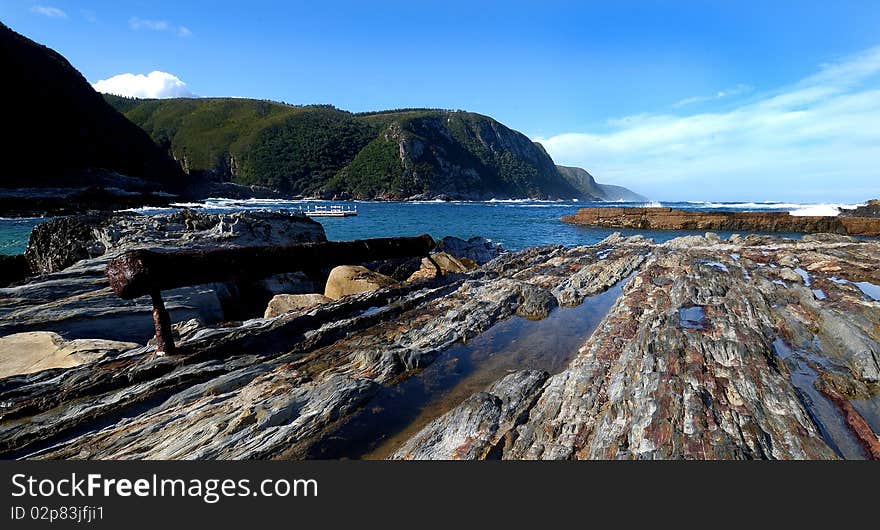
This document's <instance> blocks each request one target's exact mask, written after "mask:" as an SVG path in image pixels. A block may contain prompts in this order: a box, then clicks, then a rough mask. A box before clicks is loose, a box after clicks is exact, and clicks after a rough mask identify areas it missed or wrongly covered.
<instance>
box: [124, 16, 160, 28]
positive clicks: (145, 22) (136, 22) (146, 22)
mask: <svg viewBox="0 0 880 530" xmlns="http://www.w3.org/2000/svg"><path fill="white" fill-rule="evenodd" d="M128 26H129V27H130V28H131V29H134V30H139V29H149V30H153V31H165V30H167V29H168V28H169V27H170V24H168V21H167V20H150V19H146V18H138V17H131V18H130V19H128Z"/></svg>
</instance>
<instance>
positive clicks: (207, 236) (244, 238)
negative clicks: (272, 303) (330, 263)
mask: <svg viewBox="0 0 880 530" xmlns="http://www.w3.org/2000/svg"><path fill="white" fill-rule="evenodd" d="M313 241H326V236H325V235H324V229H323V227H322V226H321V225H320V224H318V223H316V222H314V221H312V220H310V219H308V218H306V217H304V216H301V215H292V214H285V213H283V212H262V211H249V212H238V213H231V214H202V213H197V212H193V211H181V212H176V213H173V214H168V215H156V216H144V215H137V214H112V215H106V216H102V215H98V216H81V217H75V218H62V219H56V220H52V221H50V222H48V223H44V224H41V225H38V226H37V227H36V228H35V229H34V233H33V235H32V236H31V240H30V242H29V243H28V251H27V253H26V255H27V256H28V259H29V261H30V263H31V264H32V266H33V267H35V268H37V269H40V270H41V271H42V272H43V274H42V275H41V276H37V277H34V278H31V279H30V280H29V281H27V282H25V283H21V284H16V285H13V286H10V287H7V288H0V335H5V334H9V333H18V332H24V331H54V332H56V333H60V334H61V335H63V336H64V337H65V338H68V339H76V338H100V339H109V340H121V341H131V342H138V343H141V344H143V343H145V342H146V341H147V340H148V339H149V338H150V337H151V336H152V335H153V323H152V321H151V316H150V315H151V313H152V304H151V302H150V299H149V297H143V298H139V299H136V300H121V299H119V298H118V297H116V295H114V294H113V292H112V291H111V290H110V286H109V284H108V282H107V279H106V278H105V277H104V268H105V267H106V266H107V263H108V262H109V261H110V260H111V259H112V258H113V257H115V256H117V255H118V254H119V253H121V252H124V251H127V250H132V249H136V248H148V249H152V250H179V249H181V248H215V247H218V246H220V247H223V246H230V247H234V246H239V247H241V246H252V245H273V244H292V243H303V242H313ZM254 283H255V284H256V285H250V284H249V285H246V286H245V287H246V288H245V289H242V290H243V291H244V292H245V293H246V294H250V293H253V292H255V290H256V289H260V290H261V291H262V292H264V296H265V300H263V301H262V303H261V305H260V307H259V312H262V310H263V308H265V306H266V302H267V301H268V300H269V299H270V298H271V297H272V295H273V294H276V293H290V294H295V293H299V292H311V291H314V289H315V286H314V285H313V284H312V282H311V281H309V280H308V278H305V277H304V276H302V275H301V274H300V275H296V274H286V275H278V276H275V277H271V278H268V279H265V280H260V281H258V282H254ZM240 287H241V286H240V285H238V284H236V283H234V282H227V283H218V284H206V285H199V286H193V287H185V288H181V289H174V290H169V291H165V292H163V297H164V299H165V303H166V306H167V307H168V310H169V312H170V313H171V316H172V319H173V321H182V320H189V319H194V318H195V319H199V320H201V321H203V322H207V323H214V322H219V321H222V320H224V319H226V318H228V317H227V314H228V313H229V309H230V308H231V309H233V310H234V309H237V307H238V306H239V304H240V300H241V298H242V296H241V295H242V293H240V292H239V288H240ZM258 314H259V313H258Z"/></svg>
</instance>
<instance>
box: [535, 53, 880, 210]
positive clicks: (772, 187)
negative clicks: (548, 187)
mask: <svg viewBox="0 0 880 530" xmlns="http://www.w3.org/2000/svg"><path fill="white" fill-rule="evenodd" d="M878 78H880V47H876V48H871V49H868V50H865V51H863V52H862V53H859V54H857V55H855V56H852V57H848V58H846V59H843V60H841V61H839V62H836V63H832V64H825V65H821V66H820V67H819V68H818V70H817V72H816V73H814V74H813V75H810V76H809V77H806V78H804V79H803V80H801V81H800V82H798V83H796V84H794V85H792V86H789V87H786V88H784V89H781V90H777V91H774V92H772V93H768V94H764V95H761V96H758V97H753V98H751V99H750V101H749V102H747V103H743V104H740V105H738V106H735V107H734V108H732V109H728V110H725V111H723V112H702V113H697V114H690V115H686V114H679V113H663V114H643V115H638V116H628V117H623V118H619V119H615V120H609V122H608V124H607V130H606V131H605V132H598V133H597V132H568V133H563V134H558V135H555V136H551V137H549V138H536V140H537V141H539V142H541V143H542V144H544V146H545V147H546V148H547V150H548V151H549V152H550V154H551V155H552V156H553V158H554V159H555V160H557V162H559V163H562V164H566V165H580V166H583V167H585V168H588V169H589V170H590V171H591V172H592V173H593V174H594V175H596V177H597V178H599V179H601V180H604V181H605V182H613V183H618V184H624V185H630V186H632V187H633V188H635V189H636V190H638V191H641V192H643V193H646V194H648V195H650V196H652V197H655V198H666V199H673V198H683V199H736V200H738V199H762V200H769V199H802V200H816V201H824V200H861V199H865V198H868V197H869V196H877V195H880V184H878V182H880V170H878V169H877V167H878V160H880V127H878V126H877V124H878V123H880V79H878Z"/></svg>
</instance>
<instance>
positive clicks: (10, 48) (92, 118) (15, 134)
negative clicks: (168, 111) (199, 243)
mask: <svg viewBox="0 0 880 530" xmlns="http://www.w3.org/2000/svg"><path fill="white" fill-rule="evenodd" d="M0 68H2V71H3V78H4V79H5V80H6V81H4V82H3V83H0V98H2V99H3V101H5V102H6V107H5V108H4V111H3V123H4V125H5V127H6V129H7V135H6V137H5V138H6V139H5V140H4V141H3V151H2V154H3V155H4V156H3V170H2V173H0V188H23V187H29V188H31V187H41V188H45V187H76V186H91V185H95V184H101V185H106V186H107V187H108V188H110V187H113V186H117V185H118V186H123V187H127V188H143V189H148V188H157V187H161V188H162V189H165V190H172V191H173V190H177V189H178V188H180V184H181V182H182V179H181V176H182V174H181V172H180V169H179V167H178V165H177V164H175V163H174V161H173V160H171V158H169V157H168V156H167V155H166V154H165V152H164V151H163V150H162V149H160V148H159V147H158V146H156V144H155V143H153V141H152V140H151V139H150V137H149V135H147V134H146V133H145V132H144V131H143V130H142V129H140V128H139V127H137V125H135V124H133V123H131V121H129V120H127V119H126V118H125V117H124V116H122V115H121V114H120V113H119V112H117V111H116V110H115V109H114V108H113V107H111V106H110V105H108V104H107V103H106V102H105V101H104V99H103V98H102V97H101V95H100V94H98V93H97V92H95V91H94V90H93V89H92V87H91V85H89V83H88V81H86V79H85V78H84V77H83V76H82V75H81V74H80V73H79V72H78V71H77V70H76V69H75V68H73V66H71V65H70V63H69V62H67V60H66V59H65V58H64V57H62V56H61V55H60V54H58V53H57V52H55V51H53V50H51V49H49V48H47V47H45V46H42V45H40V44H37V43H36V42H34V41H32V40H30V39H28V38H27V37H24V36H22V35H19V34H18V33H16V32H14V31H12V30H11V29H9V28H8V27H6V26H5V25H3V24H2V23H0Z"/></svg>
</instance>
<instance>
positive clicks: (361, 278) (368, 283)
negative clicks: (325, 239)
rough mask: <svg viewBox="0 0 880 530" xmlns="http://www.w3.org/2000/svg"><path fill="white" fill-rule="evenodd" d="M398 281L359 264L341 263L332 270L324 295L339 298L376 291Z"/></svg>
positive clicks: (333, 298) (334, 298) (332, 298)
mask: <svg viewBox="0 0 880 530" xmlns="http://www.w3.org/2000/svg"><path fill="white" fill-rule="evenodd" d="M395 283H397V282H396V281H395V280H394V278H391V277H388V276H385V275H384V274H379V273H378V272H373V271H371V270H370V269H368V268H366V267H361V266H359V265H340V266H338V267H334V268H333V270H331V271H330V276H329V277H328V278H327V286H326V287H325V288H324V296H326V297H327V298H330V299H331V300H339V299H340V298H342V297H343V296H348V295H350V294H358V293H366V292H371V291H376V290H378V289H381V288H382V287H388V286H390V285H394V284H395Z"/></svg>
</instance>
